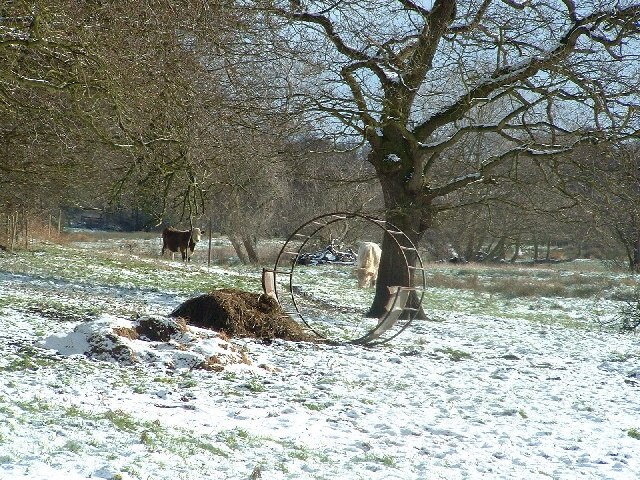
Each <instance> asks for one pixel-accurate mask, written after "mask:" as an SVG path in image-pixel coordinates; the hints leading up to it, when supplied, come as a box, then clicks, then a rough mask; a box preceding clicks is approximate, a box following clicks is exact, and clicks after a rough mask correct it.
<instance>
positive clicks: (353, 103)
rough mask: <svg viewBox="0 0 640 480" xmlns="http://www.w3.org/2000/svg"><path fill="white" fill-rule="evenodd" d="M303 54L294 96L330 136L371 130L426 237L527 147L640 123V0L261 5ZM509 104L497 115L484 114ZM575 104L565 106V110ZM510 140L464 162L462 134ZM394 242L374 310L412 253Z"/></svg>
mask: <svg viewBox="0 0 640 480" xmlns="http://www.w3.org/2000/svg"><path fill="white" fill-rule="evenodd" d="M256 4H257V5H259V6H260V7H262V8H263V9H264V10H263V11H264V12H267V13H268V14H270V15H271V18H272V19H278V20H279V22H280V23H277V24H276V22H277V21H278V20H273V24H274V25H275V27H277V28H272V29H271V32H272V34H273V37H274V40H273V44H274V45H276V46H279V47H282V46H286V49H282V50H281V52H282V53H283V54H297V55H298V58H299V60H300V62H302V63H301V65H304V67H299V70H298V71H292V75H291V78H289V86H290V89H291V95H290V97H289V98H291V99H292V101H294V100H295V101H298V102H299V104H300V108H301V109H304V110H305V111H307V112H309V115H315V116H316V117H324V118H326V117H331V118H333V119H334V120H333V121H324V122H321V121H318V125H320V126H321V127H319V128H323V129H324V130H325V131H326V132H327V133H331V134H338V135H352V136H354V137H359V138H361V139H363V140H364V141H366V143H367V144H368V146H369V148H370V153H369V155H368V160H369V162H370V163H371V164H372V165H373V166H374V168H375V170H376V174H377V177H378V180H379V182H380V185H381V187H382V191H383V195H384V200H385V207H386V218H387V220H389V221H390V222H391V223H393V224H395V225H397V226H398V227H400V228H402V229H403V230H404V231H405V232H406V233H407V234H408V235H409V236H410V238H412V240H413V241H414V242H417V241H418V240H419V239H420V238H421V236H422V235H423V233H424V232H425V230H426V229H428V228H429V227H430V226H431V225H432V224H433V221H434V218H435V217H436V215H437V214H438V212H439V211H441V210H442V209H443V208H448V206H449V204H448V202H449V199H450V197H451V195H452V194H453V193H454V192H456V191H460V190H461V189H465V188H468V187H469V186H470V185H473V184H475V183H478V182H483V181H487V180H488V179H489V178H490V177H491V175H492V173H493V172H494V171H496V170H497V169H498V168H499V167H501V166H502V165H505V164H506V163H509V162H513V161H514V160H515V159H517V158H523V157H531V158H535V159H536V160H537V161H540V162H547V161H551V162H552V161H555V160H554V159H556V158H558V156H559V154H561V153H563V152H566V151H567V150H569V149H571V148H573V147H574V146H576V145H578V144H584V143H585V142H594V141H604V140H607V139H611V138H613V137H618V138H619V137H624V136H630V135H635V134H636V133H637V129H638V109H637V105H638V98H637V92H638V79H639V78H640V76H639V75H638V51H640V50H639V49H638V27H639V25H638V22H639V15H640V7H639V6H638V5H636V4H634V3H621V4H618V5H616V6H615V7H614V6H611V4H610V3H608V2H606V3H604V2H599V1H596V0H594V1H590V2H581V3H580V5H577V4H576V3H575V2H574V1H572V0H562V1H561V0H531V1H523V2H519V1H511V0H469V1H460V2H456V1H451V0H435V1H434V2H433V3H431V4H430V2H428V3H427V4H426V5H425V4H424V3H422V2H414V1H412V0H396V1H377V0H367V1H352V2H333V1H308V2H288V1H287V2H285V1H269V2H260V1H257V2H256ZM495 104H500V106H501V107H502V108H499V109H495V112H499V113H493V114H491V115H486V116H485V115H481V114H479V113H480V112H481V110H482V109H486V107H488V106H492V105H495ZM559 112H563V115H562V116H558V113H559ZM479 134H482V135H484V136H485V137H486V138H487V139H488V140H489V141H490V142H491V141H495V145H496V148H495V149H494V150H493V151H490V152H486V153H485V154H484V155H482V156H481V157H479V158H473V161H470V162H467V163H461V162H458V161H456V159H455V158H453V157H452V156H451V155H450V152H451V151H453V150H452V149H454V148H455V147H456V145H457V144H459V142H461V141H463V140H465V139H467V138H470V137H474V136H477V135H479ZM394 252H395V250H394V249H393V248H392V247H391V242H389V241H385V242H384V245H383V257H382V261H381V268H380V275H379V281H378V286H377V292H376V297H375V299H374V303H373V305H372V308H371V311H370V312H369V313H370V314H372V315H376V314H379V313H380V312H381V310H382V306H383V305H384V303H385V300H386V287H387V286H388V285H393V284H398V283H404V282H406V279H403V278H396V277H397V276H398V275H402V274H401V273H399V272H402V271H403V269H401V268H396V266H397V265H398V262H400V261H401V257H400V255H399V254H398V253H394Z"/></svg>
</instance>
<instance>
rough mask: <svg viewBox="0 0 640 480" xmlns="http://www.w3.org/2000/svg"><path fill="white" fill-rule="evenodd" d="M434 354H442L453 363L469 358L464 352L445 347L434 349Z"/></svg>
mask: <svg viewBox="0 0 640 480" xmlns="http://www.w3.org/2000/svg"><path fill="white" fill-rule="evenodd" d="M434 352H439V353H444V354H446V355H448V356H449V359H450V360H452V361H454V362H459V361H461V360H466V359H468V358H471V354H470V353H467V352H464V351H462V350H457V349H455V348H451V347H446V348H436V349H435V350H434Z"/></svg>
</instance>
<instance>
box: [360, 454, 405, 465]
mask: <svg viewBox="0 0 640 480" xmlns="http://www.w3.org/2000/svg"><path fill="white" fill-rule="evenodd" d="M353 461H355V462H372V463H379V464H381V465H384V466H385V467H389V468H395V467H396V459H395V458H394V457H393V456H392V455H375V454H373V453H366V454H365V455H364V457H356V458H354V459H353Z"/></svg>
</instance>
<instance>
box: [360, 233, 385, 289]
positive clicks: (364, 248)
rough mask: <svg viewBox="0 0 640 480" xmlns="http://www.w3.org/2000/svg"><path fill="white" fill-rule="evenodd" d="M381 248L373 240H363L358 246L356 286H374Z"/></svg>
mask: <svg viewBox="0 0 640 480" xmlns="http://www.w3.org/2000/svg"><path fill="white" fill-rule="evenodd" d="M381 254H382V250H381V249H380V245H378V244H377V243H373V242H365V243H362V244H361V245H360V247H359V248H358V268H356V274H357V275H358V287H360V288H367V287H374V286H375V284H376V279H377V278H378V267H379V266H380V255H381Z"/></svg>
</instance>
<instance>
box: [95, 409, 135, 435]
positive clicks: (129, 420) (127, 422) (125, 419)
mask: <svg viewBox="0 0 640 480" xmlns="http://www.w3.org/2000/svg"><path fill="white" fill-rule="evenodd" d="M103 418H105V419H107V420H109V421H110V422H111V423H113V425H114V426H115V427H116V428H117V429H118V430H122V431H125V432H135V431H136V430H138V428H139V426H140V424H139V423H138V422H137V421H136V420H135V419H134V418H133V417H132V416H131V415H129V414H128V413H126V412H123V411H122V410H109V411H107V412H106V413H105V414H104V415H103Z"/></svg>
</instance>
